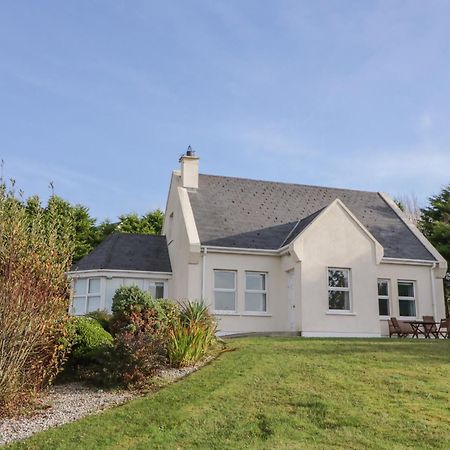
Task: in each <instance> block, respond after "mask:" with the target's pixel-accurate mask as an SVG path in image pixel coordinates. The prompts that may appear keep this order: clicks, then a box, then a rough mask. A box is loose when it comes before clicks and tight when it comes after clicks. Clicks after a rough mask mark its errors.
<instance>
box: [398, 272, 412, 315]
mask: <svg viewBox="0 0 450 450" xmlns="http://www.w3.org/2000/svg"><path fill="white" fill-rule="evenodd" d="M398 305H399V310H400V316H402V317H416V295H415V283H414V281H399V282H398Z"/></svg>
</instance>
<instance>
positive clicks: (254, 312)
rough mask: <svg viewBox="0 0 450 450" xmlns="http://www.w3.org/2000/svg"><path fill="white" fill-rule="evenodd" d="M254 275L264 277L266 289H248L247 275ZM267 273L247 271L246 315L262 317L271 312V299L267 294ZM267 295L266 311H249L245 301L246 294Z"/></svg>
mask: <svg viewBox="0 0 450 450" xmlns="http://www.w3.org/2000/svg"><path fill="white" fill-rule="evenodd" d="M248 273H249V274H254V275H264V287H265V289H247V274H248ZM267 279H268V276H267V272H260V271H257V270H246V271H245V293H244V310H245V313H246V314H250V315H251V314H255V315H261V314H267V312H268V310H269V298H268V294H267ZM247 293H248V294H265V296H266V309H265V310H263V311H250V310H247V306H246V301H245V294H247Z"/></svg>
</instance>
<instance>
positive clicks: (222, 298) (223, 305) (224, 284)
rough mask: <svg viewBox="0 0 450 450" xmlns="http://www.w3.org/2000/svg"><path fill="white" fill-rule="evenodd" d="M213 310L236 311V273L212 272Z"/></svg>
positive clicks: (228, 271) (225, 271) (226, 271)
mask: <svg viewBox="0 0 450 450" xmlns="http://www.w3.org/2000/svg"><path fill="white" fill-rule="evenodd" d="M214 310H215V311H236V272H233V271H231V270H215V271H214Z"/></svg>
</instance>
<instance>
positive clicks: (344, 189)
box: [199, 173, 379, 194]
mask: <svg viewBox="0 0 450 450" xmlns="http://www.w3.org/2000/svg"><path fill="white" fill-rule="evenodd" d="M199 176H206V177H213V178H231V179H233V180H243V181H256V182H260V183H270V184H283V185H287V186H300V187H309V188H315V189H335V190H339V191H350V192H363V193H365V194H379V192H378V191H364V190H362V189H350V188H340V187H333V186H320V185H316V184H301V183H290V182H288V181H272V180H261V179H256V178H247V177H232V176H228V175H212V174H209V173H200V174H199Z"/></svg>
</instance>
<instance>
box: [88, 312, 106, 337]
mask: <svg viewBox="0 0 450 450" xmlns="http://www.w3.org/2000/svg"><path fill="white" fill-rule="evenodd" d="M86 317H91V318H92V319H95V320H96V321H97V322H98V323H99V324H100V325H101V326H102V328H103V329H104V330H106V331H107V332H108V333H110V332H111V329H110V328H111V327H110V325H111V318H112V315H111V314H109V313H108V312H107V311H105V310H103V311H100V310H98V311H93V312H90V313H88V314H86Z"/></svg>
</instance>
